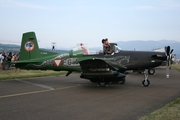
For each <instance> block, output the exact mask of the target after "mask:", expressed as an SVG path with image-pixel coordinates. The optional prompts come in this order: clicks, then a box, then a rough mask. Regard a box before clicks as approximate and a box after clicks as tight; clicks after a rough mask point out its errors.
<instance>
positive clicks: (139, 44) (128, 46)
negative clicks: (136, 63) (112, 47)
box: [117, 40, 180, 58]
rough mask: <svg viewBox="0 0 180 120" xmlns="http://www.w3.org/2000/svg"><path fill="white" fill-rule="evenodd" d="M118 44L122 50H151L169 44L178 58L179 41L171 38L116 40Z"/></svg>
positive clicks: (179, 55) (179, 50)
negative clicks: (158, 39)
mask: <svg viewBox="0 0 180 120" xmlns="http://www.w3.org/2000/svg"><path fill="white" fill-rule="evenodd" d="M117 44H118V46H119V47H120V48H122V49H123V50H148V51H149V50H153V49H157V48H164V47H165V46H170V47H171V49H174V51H173V54H176V57H177V58H180V47H179V46H180V42H177V41H173V40H160V41H153V40H148V41H142V40H135V41H127V42H124V41H118V42H117Z"/></svg>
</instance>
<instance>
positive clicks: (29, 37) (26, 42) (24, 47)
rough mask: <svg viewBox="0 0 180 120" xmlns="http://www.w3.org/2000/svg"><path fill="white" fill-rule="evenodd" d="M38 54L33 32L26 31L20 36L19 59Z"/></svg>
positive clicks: (30, 57) (36, 56) (31, 57)
mask: <svg viewBox="0 0 180 120" xmlns="http://www.w3.org/2000/svg"><path fill="white" fill-rule="evenodd" d="M39 56H40V51H39V46H38V43H37V39H36V34H35V32H27V33H24V34H23V36H22V41H21V49H20V57H19V60H29V59H34V58H38V57H39Z"/></svg>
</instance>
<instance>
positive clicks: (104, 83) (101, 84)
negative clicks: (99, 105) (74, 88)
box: [99, 82, 107, 86]
mask: <svg viewBox="0 0 180 120" xmlns="http://www.w3.org/2000/svg"><path fill="white" fill-rule="evenodd" d="M106 85H107V83H106V82H99V86H106Z"/></svg>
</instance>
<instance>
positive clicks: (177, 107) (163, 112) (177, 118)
mask: <svg viewBox="0 0 180 120" xmlns="http://www.w3.org/2000/svg"><path fill="white" fill-rule="evenodd" d="M172 67H173V68H175V69H177V70H179V71H180V65H179V64H178V65H177V64H174V65H172ZM140 120H180V98H177V99H176V100H174V101H172V102H170V103H169V104H167V105H166V106H164V107H163V108H160V109H158V110H156V111H154V112H152V113H150V114H148V115H146V116H144V117H142V118H140Z"/></svg>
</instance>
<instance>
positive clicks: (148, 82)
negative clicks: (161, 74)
mask: <svg viewBox="0 0 180 120" xmlns="http://www.w3.org/2000/svg"><path fill="white" fill-rule="evenodd" d="M143 74H144V80H143V81H142V85H143V86H144V87H148V86H149V85H150V81H149V80H148V74H147V73H146V70H144V72H143Z"/></svg>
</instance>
